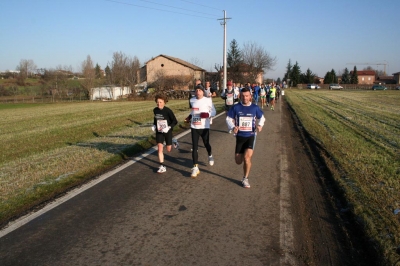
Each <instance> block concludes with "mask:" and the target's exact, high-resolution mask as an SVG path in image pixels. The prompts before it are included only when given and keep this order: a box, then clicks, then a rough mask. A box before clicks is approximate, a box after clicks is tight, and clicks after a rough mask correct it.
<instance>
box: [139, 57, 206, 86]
mask: <svg viewBox="0 0 400 266" xmlns="http://www.w3.org/2000/svg"><path fill="white" fill-rule="evenodd" d="M205 72H206V71H205V70H204V69H202V68H201V67H198V66H195V65H193V64H191V63H188V62H186V61H184V60H182V59H179V58H176V57H172V56H167V55H163V54H160V55H159V56H157V57H154V58H153V59H151V60H149V61H147V62H146V64H145V65H144V66H143V67H142V68H141V69H140V70H139V73H138V76H139V77H138V78H139V82H144V81H147V84H149V86H152V84H153V85H154V84H158V86H159V87H163V86H165V84H167V83H166V81H171V80H173V81H175V82H174V83H173V84H172V83H169V84H170V86H171V87H173V88H174V89H181V90H188V89H190V88H193V86H194V82H195V80H197V79H200V80H204V76H205ZM171 84H172V85H171Z"/></svg>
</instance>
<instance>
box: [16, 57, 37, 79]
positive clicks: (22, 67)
mask: <svg viewBox="0 0 400 266" xmlns="http://www.w3.org/2000/svg"><path fill="white" fill-rule="evenodd" d="M36 68H37V67H36V65H35V63H34V62H33V60H31V59H29V60H26V59H21V61H20V62H19V65H18V66H17V70H19V71H20V76H21V77H22V78H23V79H26V78H27V77H29V76H30V75H31V74H32V73H33V72H34V71H35V70H36Z"/></svg>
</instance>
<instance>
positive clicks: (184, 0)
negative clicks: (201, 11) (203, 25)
mask: <svg viewBox="0 0 400 266" xmlns="http://www.w3.org/2000/svg"><path fill="white" fill-rule="evenodd" d="M181 1H182V2H186V3H189V4H194V5H198V6H204V7H208V8H212V9H215V10H219V11H223V10H221V9H219V8H215V7H211V6H206V5H202V4H198V3H194V2H191V1H186V0H181Z"/></svg>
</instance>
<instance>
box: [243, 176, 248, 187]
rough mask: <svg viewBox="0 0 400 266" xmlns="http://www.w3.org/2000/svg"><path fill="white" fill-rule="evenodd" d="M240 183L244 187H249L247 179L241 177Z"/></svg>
mask: <svg viewBox="0 0 400 266" xmlns="http://www.w3.org/2000/svg"><path fill="white" fill-rule="evenodd" d="M242 185H243V187H244V188H250V183H249V179H248V178H245V177H243V179H242Z"/></svg>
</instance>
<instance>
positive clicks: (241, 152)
mask: <svg viewBox="0 0 400 266" xmlns="http://www.w3.org/2000/svg"><path fill="white" fill-rule="evenodd" d="M240 98H241V102H240V103H238V104H236V105H234V106H233V107H232V108H231V109H230V110H229V112H228V116H227V117H226V124H227V125H228V129H229V130H233V133H234V134H236V147H235V162H236V164H242V163H243V179H242V185H243V187H244V188H250V183H249V179H248V178H249V173H250V168H251V157H252V156H253V150H254V146H255V144H256V135H257V133H256V131H257V129H258V132H261V130H262V127H263V126H264V121H265V117H264V113H263V111H262V110H261V109H260V107H258V106H257V105H256V104H253V103H252V102H251V92H250V89H249V88H243V89H242V92H241V94H240ZM256 119H258V120H259V121H258V126H256Z"/></svg>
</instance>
